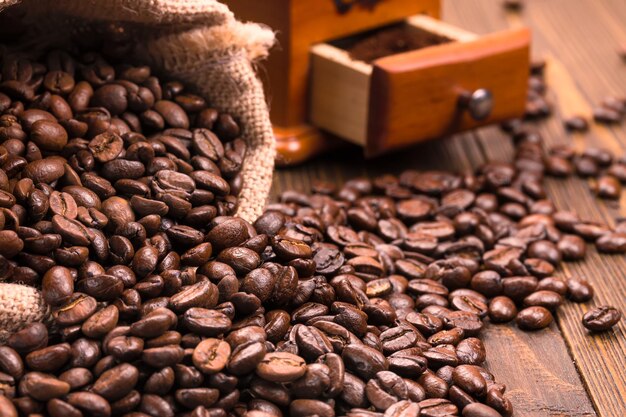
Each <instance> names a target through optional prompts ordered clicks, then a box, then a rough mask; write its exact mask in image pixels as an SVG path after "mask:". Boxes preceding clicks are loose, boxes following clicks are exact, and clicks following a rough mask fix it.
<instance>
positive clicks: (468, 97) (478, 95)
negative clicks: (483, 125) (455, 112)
mask: <svg viewBox="0 0 626 417" xmlns="http://www.w3.org/2000/svg"><path fill="white" fill-rule="evenodd" d="M459 107H460V108H462V109H466V110H467V111H468V113H469V115H470V116H471V117H472V119H474V120H484V119H486V118H487V117H489V115H490V114H491V110H492V109H493V96H492V95H491V91H489V90H487V89H486V88H479V89H478V90H475V91H473V92H469V91H466V92H463V93H461V95H460V96H459Z"/></svg>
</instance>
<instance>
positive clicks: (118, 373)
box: [92, 363, 139, 401]
mask: <svg viewBox="0 0 626 417" xmlns="http://www.w3.org/2000/svg"><path fill="white" fill-rule="evenodd" d="M138 378H139V371H138V370H137V368H135V367H134V366H132V365H130V364H126V363H124V364H121V365H118V366H116V367H114V368H111V369H108V370H106V371H104V372H103V373H102V375H100V377H99V378H98V379H97V380H96V381H95V382H94V384H93V387H92V390H93V392H94V393H96V394H98V395H101V396H102V397H104V398H106V399H107V400H109V401H116V400H119V399H121V398H123V397H124V396H126V395H127V394H129V393H130V392H131V391H132V389H133V388H134V387H135V385H136V384H137V380H138Z"/></svg>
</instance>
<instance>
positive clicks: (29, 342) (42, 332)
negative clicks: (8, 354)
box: [7, 323, 48, 353]
mask: <svg viewBox="0 0 626 417" xmlns="http://www.w3.org/2000/svg"><path fill="white" fill-rule="evenodd" d="M47 344H48V329H47V328H46V326H45V325H44V324H42V323H30V324H28V325H27V326H25V327H24V328H23V329H21V330H19V331H17V332H15V333H13V334H12V335H11V336H10V337H9V339H8V340H7V345H8V346H10V347H12V348H13V349H15V350H16V351H18V352H20V353H27V352H31V351H33V350H36V349H39V348H42V347H45V346H46V345H47Z"/></svg>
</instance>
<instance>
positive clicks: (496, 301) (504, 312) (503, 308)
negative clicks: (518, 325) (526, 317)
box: [489, 296, 517, 323]
mask: <svg viewBox="0 0 626 417" xmlns="http://www.w3.org/2000/svg"><path fill="white" fill-rule="evenodd" d="M515 316H517V307H516V306H515V303H514V302H513V300H511V299H510V298H509V297H505V296H499V297H495V298H493V299H492V300H491V301H490V302H489V319H490V320H491V321H492V322H494V323H507V322H509V321H511V320H513V319H514V318H515Z"/></svg>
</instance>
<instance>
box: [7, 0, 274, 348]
mask: <svg viewBox="0 0 626 417" xmlns="http://www.w3.org/2000/svg"><path fill="white" fill-rule="evenodd" d="M13 7H14V8H15V10H16V11H17V10H19V12H20V15H22V16H23V19H24V21H25V22H28V26H29V27H31V28H33V29H36V30H37V35H38V38H39V37H41V35H44V38H46V39H48V41H50V42H57V41H60V40H63V39H65V40H67V39H71V35H75V33H72V31H75V30H76V27H77V26H79V25H78V24H76V23H79V24H80V26H82V27H89V26H90V25H93V26H97V25H98V24H102V23H106V22H111V23H115V24H118V25H122V26H124V27H128V28H129V29H131V30H133V33H137V34H138V35H137V38H136V39H134V41H135V42H134V43H135V51H133V56H134V57H135V58H136V59H138V60H140V61H143V62H144V63H146V64H149V65H151V66H152V67H153V68H155V70H156V71H157V72H159V73H160V74H162V75H165V76H166V77H171V78H173V79H179V80H181V81H183V82H185V83H186V84H188V85H189V86H190V87H192V88H193V89H194V90H195V91H196V92H198V93H199V94H201V95H203V96H204V97H205V98H206V99H207V101H208V102H209V103H210V104H211V105H212V106H213V107H215V108H217V109H218V110H220V111H223V112H228V113H230V114H231V115H232V116H233V117H234V118H235V119H236V120H238V122H239V124H240V126H241V130H242V138H243V139H244V140H245V141H246V142H247V144H248V149H247V153H246V157H245V160H244V163H243V168H242V177H243V187H242V190H241V192H240V195H239V205H238V207H237V215H238V216H240V217H242V218H244V219H246V220H248V221H251V222H252V221H254V220H255V219H256V218H257V217H258V216H259V215H260V214H261V212H262V210H263V207H264V205H265V204H266V202H267V198H268V195H269V189H270V186H271V182H272V172H273V169H274V156H275V144H274V135H273V132H272V126H271V123H270V120H269V114H268V106H267V103H266V101H265V97H264V94H263V86H262V84H261V82H260V81H259V79H258V78H257V75H256V72H255V62H256V61H257V60H259V59H262V58H265V57H266V56H267V54H268V51H269V49H270V48H271V46H272V45H273V43H274V34H273V32H272V31H271V30H270V29H269V28H266V27H263V26H261V25H258V24H254V23H242V22H239V21H237V20H236V19H235V17H234V15H233V14H232V12H231V11H230V10H229V9H228V7H227V6H226V5H224V4H222V3H220V2H218V1H216V0H21V1H20V0H0V13H1V12H2V11H3V10H6V9H8V8H13ZM68 21H70V22H72V24H58V22H68ZM42 32H43V33H42ZM47 35H50V36H47ZM37 43H38V42H36V43H35V44H37ZM46 311H48V310H47V308H46V306H45V303H44V302H43V300H42V298H41V296H40V294H39V293H38V292H37V291H36V290H34V289H33V288H30V287H25V286H21V285H13V284H2V283H0V343H2V341H3V339H5V338H6V336H7V334H9V333H10V332H13V331H15V330H18V329H19V328H21V327H23V326H24V325H25V324H26V323H29V322H32V321H40V320H42V319H43V318H44V317H45V314H46Z"/></svg>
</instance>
